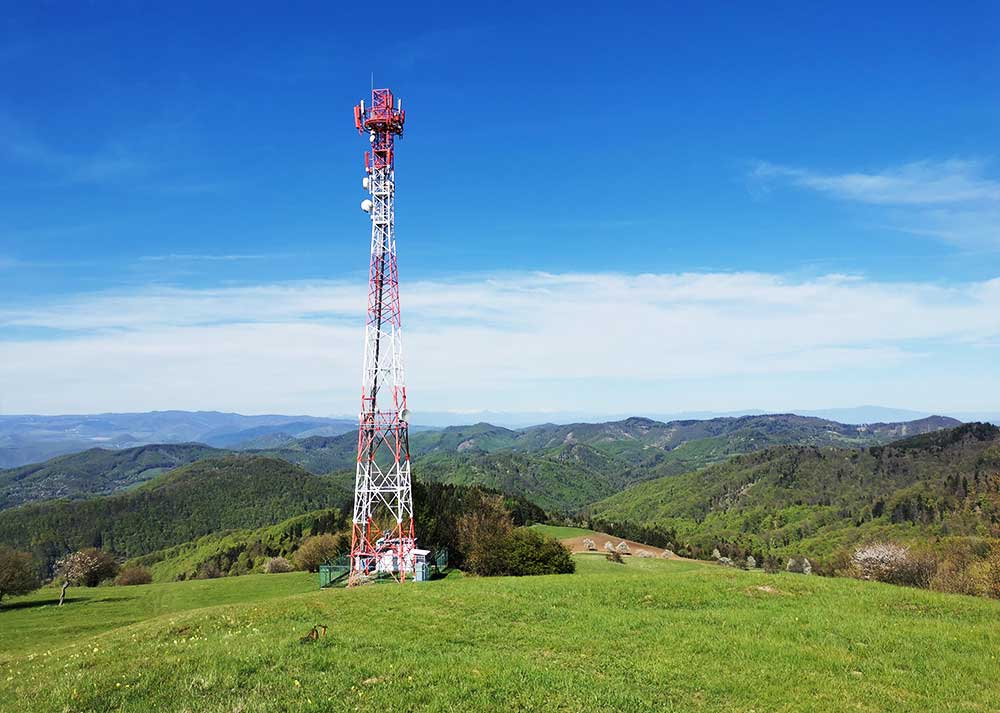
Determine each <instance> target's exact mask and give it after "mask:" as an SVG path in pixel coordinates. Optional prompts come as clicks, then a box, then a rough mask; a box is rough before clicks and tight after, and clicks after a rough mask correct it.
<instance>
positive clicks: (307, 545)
mask: <svg viewBox="0 0 1000 713" xmlns="http://www.w3.org/2000/svg"><path fill="white" fill-rule="evenodd" d="M350 549H351V537H350V535H348V534H346V533H340V534H339V535H330V534H326V535H313V536H312V537H307V538H306V539H304V540H303V541H302V544H301V545H299V548H298V549H297V550H296V551H295V554H294V555H293V559H294V561H295V566H296V567H297V568H298V569H304V570H306V571H308V572H318V571H319V566H320V565H321V564H324V563H325V562H327V561H329V560H331V559H334V558H335V557H336V556H337V555H342V554H346V553H347V552H349V551H350Z"/></svg>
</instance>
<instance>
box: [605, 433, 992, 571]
mask: <svg viewBox="0 0 1000 713" xmlns="http://www.w3.org/2000/svg"><path fill="white" fill-rule="evenodd" d="M590 509H591V513H592V515H593V516H594V517H595V518H600V519H602V520H608V521H621V520H629V521H632V522H637V523H647V524H657V525H662V526H665V527H673V528H675V529H676V530H677V533H678V538H679V539H680V540H682V541H686V542H690V543H693V544H696V545H698V546H700V547H702V548H706V549H708V550H711V548H712V547H713V546H715V545H716V544H718V543H722V542H732V543H742V544H744V545H746V546H748V547H751V548H752V549H754V550H755V551H768V550H776V551H778V552H784V553H786V554H789V553H792V552H803V553H806V554H814V555H828V554H830V553H831V552H832V551H833V550H834V549H835V548H837V547H839V546H842V545H845V544H850V543H853V542H856V541H858V540H861V539H864V538H866V537H875V536H883V537H884V536H892V537H896V538H901V539H914V538H927V537H929V536H941V537H944V536H949V535H952V536H953V535H965V536H980V537H997V536H998V535H1000V429H997V428H996V427H995V426H991V425H987V424H966V425H963V426H960V427H959V428H956V429H952V430H948V431H942V432H940V433H933V434H927V435H921V436H916V437H914V438H911V439H906V440H903V441H899V442H896V443H893V444H891V445H888V446H877V447H873V448H868V449H842V448H816V447H803V446H779V447H774V448H769V449H767V450H764V451H760V452H756V453H751V454H746V455H741V456H737V457H735V458H733V459H732V460H730V461H727V462H725V463H720V464H717V465H713V466H710V467H708V468H705V469H703V470H699V471H694V472H690V473H685V474H683V475H677V476H671V477H665V478H660V479H658V480H653V481H649V482H646V483H641V484H639V485H636V486H634V487H632V488H630V489H628V490H625V491H623V492H620V493H618V494H616V495H613V496H611V497H609V498H607V499H605V500H602V501H600V502H598V503H595V504H594V505H593V506H592V507H591V508H590Z"/></svg>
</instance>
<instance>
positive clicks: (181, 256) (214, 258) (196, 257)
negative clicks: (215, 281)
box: [139, 253, 277, 262]
mask: <svg viewBox="0 0 1000 713" xmlns="http://www.w3.org/2000/svg"><path fill="white" fill-rule="evenodd" d="M273 257H277V256H275V255H263V254H261V255H208V254H197V253H170V254H169V255H143V256H142V257H140V258H139V259H140V260H142V261H143V262H174V261H176V262H237V261H240V260H266V259H268V258H273Z"/></svg>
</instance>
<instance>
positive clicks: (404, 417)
mask: <svg viewBox="0 0 1000 713" xmlns="http://www.w3.org/2000/svg"><path fill="white" fill-rule="evenodd" d="M399 420H400V421H404V422H406V423H409V421H410V409H408V408H404V409H403V410H402V411H400V412H399Z"/></svg>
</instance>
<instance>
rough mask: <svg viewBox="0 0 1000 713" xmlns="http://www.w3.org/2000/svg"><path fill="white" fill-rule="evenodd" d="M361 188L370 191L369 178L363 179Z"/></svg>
mask: <svg viewBox="0 0 1000 713" xmlns="http://www.w3.org/2000/svg"><path fill="white" fill-rule="evenodd" d="M361 187H362V188H364V189H366V190H367V189H368V176H365V177H364V178H362V179H361Z"/></svg>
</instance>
